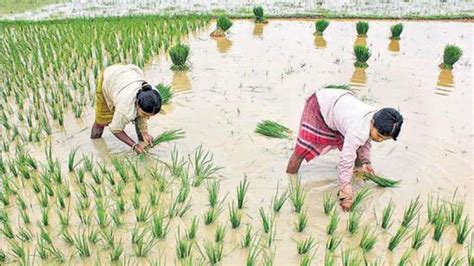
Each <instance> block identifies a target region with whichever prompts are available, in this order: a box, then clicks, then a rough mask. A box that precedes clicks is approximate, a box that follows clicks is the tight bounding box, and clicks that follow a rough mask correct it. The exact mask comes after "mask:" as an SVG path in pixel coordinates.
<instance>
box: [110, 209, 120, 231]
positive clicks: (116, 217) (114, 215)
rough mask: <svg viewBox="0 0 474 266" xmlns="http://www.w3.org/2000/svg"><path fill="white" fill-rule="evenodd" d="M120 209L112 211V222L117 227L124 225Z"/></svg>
mask: <svg viewBox="0 0 474 266" xmlns="http://www.w3.org/2000/svg"><path fill="white" fill-rule="evenodd" d="M120 213H121V212H120V210H118V209H115V210H113V211H112V212H111V213H110V218H112V222H113V223H114V225H115V226H116V227H120V226H122V225H123V221H122V217H121V216H120Z"/></svg>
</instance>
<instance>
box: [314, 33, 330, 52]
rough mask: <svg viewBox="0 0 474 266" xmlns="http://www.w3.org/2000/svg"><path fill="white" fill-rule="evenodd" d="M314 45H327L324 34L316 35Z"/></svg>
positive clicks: (318, 47) (319, 46) (318, 46)
mask: <svg viewBox="0 0 474 266" xmlns="http://www.w3.org/2000/svg"><path fill="white" fill-rule="evenodd" d="M314 46H315V47H316V49H324V48H326V46H327V42H326V40H325V39H324V37H323V36H320V35H317V36H315V37H314Z"/></svg>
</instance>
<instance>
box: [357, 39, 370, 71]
mask: <svg viewBox="0 0 474 266" xmlns="http://www.w3.org/2000/svg"><path fill="white" fill-rule="evenodd" d="M354 55H355V57H356V62H355V63H354V66H355V67H360V68H366V67H368V66H369V64H367V61H368V60H369V58H370V56H371V55H372V54H371V52H370V50H369V48H368V47H367V46H365V45H354Z"/></svg>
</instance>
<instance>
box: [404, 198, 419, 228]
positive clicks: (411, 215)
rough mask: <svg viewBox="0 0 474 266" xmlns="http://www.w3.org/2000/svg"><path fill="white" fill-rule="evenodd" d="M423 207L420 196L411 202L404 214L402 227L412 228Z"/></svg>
mask: <svg viewBox="0 0 474 266" xmlns="http://www.w3.org/2000/svg"><path fill="white" fill-rule="evenodd" d="M421 206H422V204H421V202H420V196H418V197H416V199H414V200H412V201H411V202H410V204H409V205H408V207H407V208H406V209H405V211H404V213H403V219H402V226H404V227H410V226H411V224H412V223H413V221H414V220H415V217H416V215H417V214H418V213H419V212H420V210H421Z"/></svg>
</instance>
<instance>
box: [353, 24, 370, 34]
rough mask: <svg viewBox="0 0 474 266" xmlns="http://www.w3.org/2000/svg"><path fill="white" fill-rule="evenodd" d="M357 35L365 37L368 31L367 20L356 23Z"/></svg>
mask: <svg viewBox="0 0 474 266" xmlns="http://www.w3.org/2000/svg"><path fill="white" fill-rule="evenodd" d="M356 30H357V37H367V32H368V31H369V23H368V22H367V21H359V22H357V24H356Z"/></svg>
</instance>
